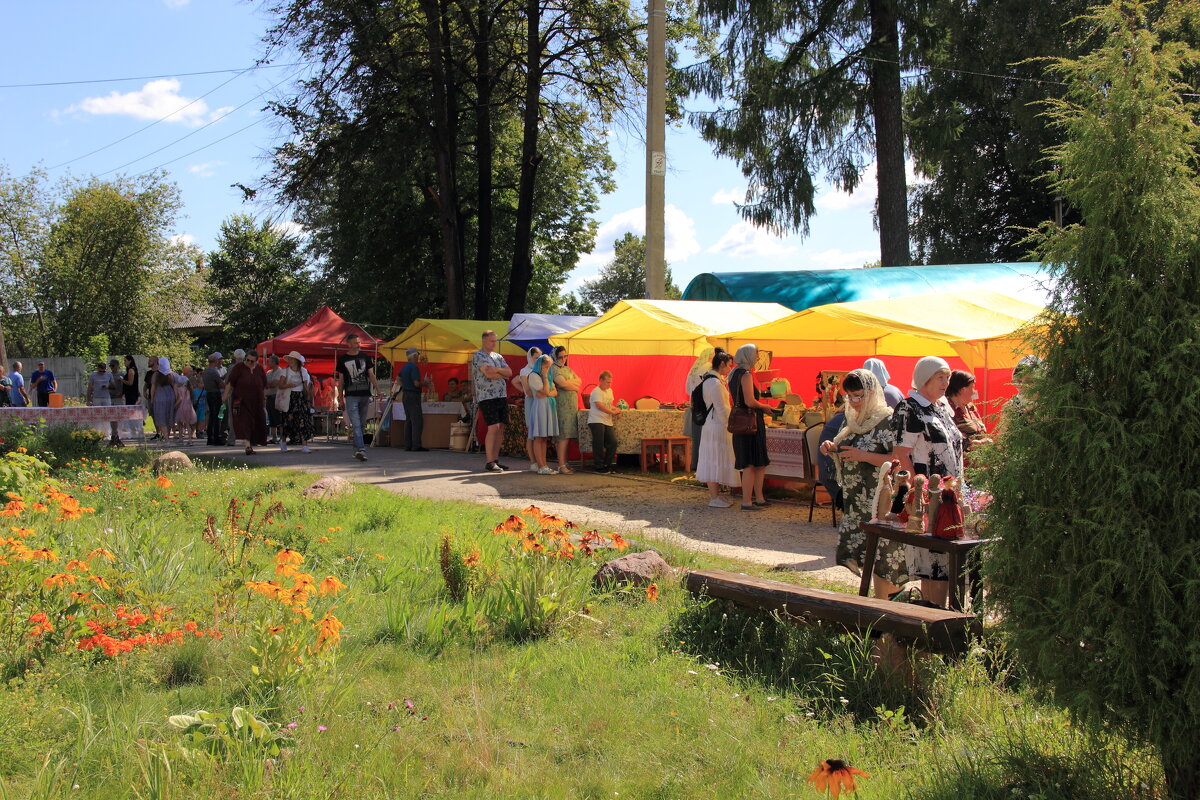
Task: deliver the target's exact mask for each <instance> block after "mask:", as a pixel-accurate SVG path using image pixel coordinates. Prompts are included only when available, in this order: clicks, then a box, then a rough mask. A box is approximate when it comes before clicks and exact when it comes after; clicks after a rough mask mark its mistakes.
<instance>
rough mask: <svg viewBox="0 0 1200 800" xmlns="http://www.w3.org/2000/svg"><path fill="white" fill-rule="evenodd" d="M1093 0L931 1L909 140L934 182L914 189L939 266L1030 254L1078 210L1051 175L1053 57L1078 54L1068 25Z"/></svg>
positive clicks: (920, 235)
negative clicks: (1047, 112)
mask: <svg viewBox="0 0 1200 800" xmlns="http://www.w3.org/2000/svg"><path fill="white" fill-rule="evenodd" d="M1088 6H1089V2H1088V0H1060V1H1059V2H1054V3H1047V2H1043V1H1042V0H952V2H943V3H933V4H931V5H930V7H929V11H928V13H929V14H930V23H931V25H930V29H931V30H933V31H936V39H934V37H933V36H930V37H929V38H930V41H928V42H927V43H926V46H925V47H924V48H923V49H922V60H923V62H924V63H925V64H926V65H927V70H926V71H924V72H923V73H922V74H921V75H920V76H914V80H913V82H912V83H911V84H910V87H909V90H908V92H907V94H906V98H905V100H906V111H907V119H908V128H907V131H908V141H909V143H910V145H911V151H912V155H913V159H914V161H915V162H916V164H917V168H918V170H919V171H920V172H922V173H924V174H925V175H926V176H927V177H928V181H927V182H925V183H923V184H921V185H919V186H918V187H916V189H915V190H914V192H913V202H912V225H911V227H912V234H913V235H912V238H913V245H914V250H915V255H916V258H917V260H919V261H922V262H925V263H930V264H961V263H987V262H1005V261H1022V260H1025V259H1026V258H1028V257H1029V245H1028V243H1026V242H1025V241H1024V240H1025V237H1026V235H1027V232H1028V230H1029V229H1031V228H1036V227H1037V226H1038V225H1039V224H1041V223H1042V222H1044V221H1046V220H1049V219H1055V218H1056V216H1061V217H1064V221H1066V222H1071V221H1072V220H1073V217H1072V216H1071V210H1070V209H1069V208H1068V207H1066V206H1065V204H1063V203H1061V202H1060V198H1058V197H1057V196H1056V195H1055V193H1054V192H1053V191H1052V189H1051V187H1050V185H1049V184H1048V183H1047V182H1046V181H1045V180H1043V175H1044V173H1045V166H1046V165H1045V163H1044V162H1043V160H1042V159H1043V157H1044V151H1045V150H1046V149H1047V148H1049V147H1053V146H1055V145H1057V144H1060V143H1061V142H1062V133H1061V132H1060V131H1059V130H1057V129H1056V128H1055V127H1054V126H1053V125H1051V124H1050V122H1049V120H1047V119H1046V117H1045V116H1044V115H1043V114H1042V113H1041V112H1042V111H1043V108H1042V106H1041V105H1040V103H1041V101H1044V100H1046V99H1047V98H1051V97H1061V96H1062V87H1061V86H1060V85H1059V84H1058V82H1057V81H1056V80H1054V79H1052V78H1050V77H1049V76H1047V75H1046V72H1045V62H1043V61H1040V60H1034V59H1040V58H1044V57H1070V56H1075V55H1078V54H1079V52H1080V46H1081V38H1080V37H1079V36H1076V35H1072V32H1071V31H1072V28H1073V27H1074V26H1072V25H1070V24H1069V23H1070V21H1071V20H1073V19H1075V18H1076V17H1078V16H1079V15H1081V14H1083V13H1084V12H1085V11H1086V10H1087V8H1088Z"/></svg>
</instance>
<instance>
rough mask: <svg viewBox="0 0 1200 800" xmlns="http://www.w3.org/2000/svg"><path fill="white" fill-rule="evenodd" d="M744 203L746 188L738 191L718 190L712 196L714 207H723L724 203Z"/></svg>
mask: <svg viewBox="0 0 1200 800" xmlns="http://www.w3.org/2000/svg"><path fill="white" fill-rule="evenodd" d="M744 202H746V187H745V186H743V187H741V188H739V189H718V190H717V193H716V194H714V195H713V196H712V203H713V205H715V206H719V205H725V204H726V203H744Z"/></svg>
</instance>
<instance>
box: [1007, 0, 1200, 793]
mask: <svg viewBox="0 0 1200 800" xmlns="http://www.w3.org/2000/svg"><path fill="white" fill-rule="evenodd" d="M1152 8H1153V6H1152V5H1151V4H1149V3H1145V2H1141V0H1112V2H1109V3H1108V4H1107V5H1104V6H1100V7H1097V8H1096V9H1095V10H1093V11H1092V12H1091V13H1090V14H1089V15H1088V17H1087V19H1086V22H1087V26H1088V28H1089V30H1090V32H1091V34H1092V37H1093V38H1092V40H1091V41H1092V42H1094V43H1096V46H1095V48H1094V49H1092V50H1091V51H1090V52H1087V53H1086V54H1084V55H1082V56H1080V57H1079V58H1076V59H1059V60H1056V61H1055V62H1054V67H1055V72H1056V73H1057V74H1058V75H1060V76H1062V77H1063V78H1064V79H1065V81H1066V82H1067V87H1066V93H1065V96H1064V97H1063V98H1062V99H1060V100H1057V101H1054V102H1053V103H1052V104H1051V105H1050V111H1049V113H1050V119H1051V120H1052V122H1053V124H1054V125H1055V127H1056V128H1057V129H1058V130H1059V131H1060V132H1061V133H1062V135H1063V137H1064V141H1063V144H1061V145H1059V146H1057V147H1054V148H1052V149H1051V150H1050V151H1049V153H1048V155H1049V159H1050V163H1052V164H1054V165H1056V166H1057V170H1056V171H1055V172H1053V173H1052V174H1051V176H1050V178H1051V180H1052V188H1053V190H1054V191H1055V192H1057V193H1058V194H1060V195H1061V196H1062V197H1063V198H1064V199H1065V200H1066V201H1067V202H1068V203H1070V205H1071V206H1072V207H1073V208H1074V209H1075V210H1076V211H1077V213H1078V214H1079V222H1078V223H1077V224H1072V225H1068V226H1066V227H1064V228H1061V229H1060V228H1058V227H1057V226H1055V225H1053V224H1052V223H1051V224H1046V225H1044V226H1043V227H1042V229H1041V231H1040V233H1039V235H1038V236H1037V237H1036V239H1035V242H1036V244H1037V247H1038V254H1039V255H1040V257H1041V258H1042V260H1043V263H1045V264H1047V265H1049V266H1050V268H1051V269H1052V270H1053V272H1054V275H1055V278H1056V281H1057V282H1056V284H1055V290H1054V293H1053V295H1052V298H1051V301H1050V304H1049V307H1048V317H1047V320H1046V327H1045V329H1044V330H1043V331H1042V332H1041V333H1040V334H1039V335H1037V336H1036V337H1035V339H1034V344H1035V347H1037V348H1038V349H1040V350H1041V351H1042V352H1043V353H1044V355H1045V364H1044V369H1043V373H1042V374H1041V376H1040V377H1039V378H1037V379H1036V380H1035V381H1034V382H1033V385H1032V386H1031V387H1030V390H1029V392H1028V396H1029V397H1030V398H1031V401H1030V402H1027V403H1025V404H1023V406H1022V411H1021V413H1019V414H1013V415H1011V416H1010V417H1009V420H1008V425H1007V430H1006V432H1005V434H1004V436H1003V437H1002V438H1001V440H1000V443H999V444H998V446H997V450H996V452H995V453H994V454H993V455H994V457H993V458H992V463H990V464H989V469H988V470H987V473H986V474H987V479H988V484H989V485H990V487H991V489H992V491H993V492H994V495H995V501H994V503H993V504H992V507H991V512H990V518H991V520H992V524H993V530H994V532H995V533H996V534H998V535H999V536H1000V537H1001V540H1000V541H999V542H997V543H995V544H994V545H993V546H992V548H991V552H990V555H989V557H988V558H987V559H985V561H984V565H985V568H986V569H987V571H988V577H989V579H990V586H991V587H992V591H991V595H992V597H993V599H994V600H996V601H997V602H998V604H999V608H1000V609H1001V611H1002V618H1003V620H1004V624H1005V626H1006V627H1007V628H1008V629H1009V630H1010V631H1011V633H1012V637H1013V642H1014V644H1015V646H1016V648H1017V650H1018V652H1019V654H1020V657H1021V660H1022V662H1023V663H1024V664H1025V665H1027V666H1028V668H1029V669H1030V670H1031V671H1032V672H1033V673H1034V674H1035V675H1037V676H1040V677H1041V678H1042V679H1043V680H1046V681H1048V682H1049V683H1050V684H1051V685H1052V686H1053V687H1054V689H1055V695H1056V697H1057V698H1059V699H1060V700H1061V701H1063V702H1065V703H1066V704H1067V705H1068V706H1069V707H1070V708H1071V709H1073V710H1074V711H1075V712H1076V713H1078V714H1080V715H1082V716H1084V717H1088V718H1092V719H1099V720H1101V721H1103V722H1104V723H1105V724H1107V725H1111V726H1114V727H1119V728H1120V729H1122V730H1124V731H1125V732H1126V733H1128V734H1130V735H1133V736H1138V737H1144V738H1145V739H1146V740H1148V741H1149V742H1151V743H1153V744H1154V745H1155V746H1156V747H1157V749H1158V752H1159V755H1160V757H1161V761H1162V764H1163V768H1164V770H1165V775H1166V783H1167V788H1168V792H1169V795H1170V797H1172V798H1180V799H1182V798H1196V797H1200V751H1198V750H1197V749H1196V746H1195V743H1196V741H1197V740H1200V715H1197V714H1196V708H1197V707H1200V649H1198V648H1197V647H1196V642H1197V641H1200V592H1197V587H1198V586H1200V536H1198V535H1197V533H1196V531H1197V529H1198V526H1200V492H1198V491H1197V489H1196V475H1197V473H1198V472H1200V385H1198V383H1197V375H1198V374H1200V342H1198V339H1197V336H1196V331H1197V330H1200V173H1198V171H1197V148H1198V147H1200V128H1198V127H1197V124H1196V121H1195V105H1194V100H1193V96H1191V95H1190V94H1188V95H1187V96H1185V93H1190V92H1192V91H1193V89H1192V88H1191V86H1189V85H1187V84H1185V83H1184V82H1182V81H1181V80H1180V74H1181V72H1182V71H1183V70H1185V69H1190V68H1194V67H1195V66H1196V65H1197V64H1198V63H1200V53H1198V52H1197V51H1196V50H1194V49H1192V48H1191V47H1189V46H1187V45H1185V44H1182V43H1180V42H1179V41H1178V39H1179V36H1180V32H1181V31H1182V30H1184V29H1185V28H1186V27H1187V26H1188V25H1189V24H1190V25H1194V24H1195V22H1196V16H1197V13H1198V12H1200V8H1198V4H1197V3H1196V2H1195V0H1187V2H1178V3H1173V4H1170V5H1169V7H1167V8H1166V11H1165V13H1164V14H1163V15H1162V16H1161V17H1159V18H1157V19H1155V18H1154V17H1152V16H1151V9H1152ZM1023 393H1024V392H1023Z"/></svg>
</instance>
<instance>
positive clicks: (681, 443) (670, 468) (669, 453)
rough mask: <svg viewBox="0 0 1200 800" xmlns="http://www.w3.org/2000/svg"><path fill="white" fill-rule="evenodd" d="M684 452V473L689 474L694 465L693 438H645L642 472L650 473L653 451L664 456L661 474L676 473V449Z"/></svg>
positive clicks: (660, 465) (643, 439) (660, 466)
mask: <svg viewBox="0 0 1200 800" xmlns="http://www.w3.org/2000/svg"><path fill="white" fill-rule="evenodd" d="M676 447H679V448H681V449H682V450H683V471H684V472H687V470H688V466H690V465H691V463H692V437H690V436H645V437H643V438H642V472H648V471H649V470H648V465H649V462H650V456H652V455H654V452H653V451H657V452H658V453H661V454H662V459H661V460H660V461H659V471H660V472H672V473H673V472H675V459H674V457H673V456H674V452H675V448H676Z"/></svg>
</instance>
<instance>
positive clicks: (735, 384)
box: [729, 344, 771, 511]
mask: <svg viewBox="0 0 1200 800" xmlns="http://www.w3.org/2000/svg"><path fill="white" fill-rule="evenodd" d="M757 361H758V346H757V345H753V344H744V345H742V346H741V347H739V348H738V349H737V352H736V353H734V355H733V363H734V364H736V365H737V367H736V369H734V371H733V373H732V374H731V375H730V376H729V393H730V395H731V396H732V399H733V408H749V409H751V410H752V411H753V412H754V416H755V419H756V421H757V423H758V425H757V426H756V428H755V431H754V433H750V434H737V433H735V434H734V435H733V457H734V463H733V467H734V469H740V470H741V471H742V511H759V510H761V509H763V508H764V507H766V506H768V505H770V504H769V503H768V502H767V498H766V497H765V496H763V480H764V479H765V478H766V477H767V467H768V466H769V465H770V464H771V459H770V458H768V457H767V427H766V423H765V422H764V421H763V412H765V411H769V410H770V406H768V405H767V404H766V403H763V402H760V401H759V399H758V398H759V391H758V387H757V386H755V385H754V376H753V374H752V373H751V370H752V369H754V365H755V363H756V362H757Z"/></svg>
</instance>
